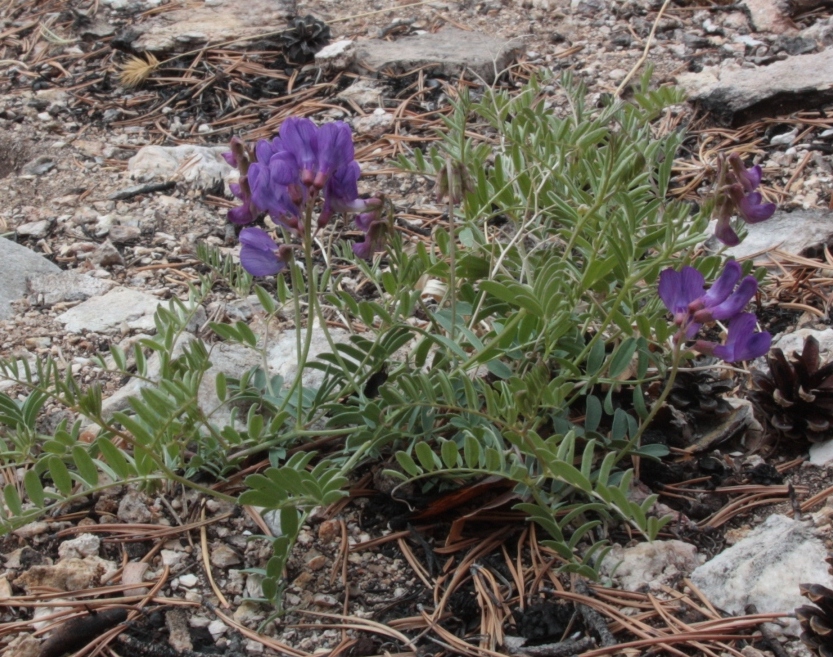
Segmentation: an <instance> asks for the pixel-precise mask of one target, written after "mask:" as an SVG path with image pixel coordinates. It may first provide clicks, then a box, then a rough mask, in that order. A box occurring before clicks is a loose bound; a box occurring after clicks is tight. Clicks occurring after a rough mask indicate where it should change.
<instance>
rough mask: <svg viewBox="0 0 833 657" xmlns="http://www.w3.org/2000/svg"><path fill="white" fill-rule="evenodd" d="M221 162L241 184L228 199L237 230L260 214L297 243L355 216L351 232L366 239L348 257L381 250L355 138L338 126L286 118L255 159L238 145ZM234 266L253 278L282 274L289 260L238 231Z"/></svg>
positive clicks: (377, 204)
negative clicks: (234, 201)
mask: <svg viewBox="0 0 833 657" xmlns="http://www.w3.org/2000/svg"><path fill="white" fill-rule="evenodd" d="M224 157H225V159H226V161H227V162H228V163H229V164H231V165H232V166H234V167H237V169H238V170H239V171H240V179H239V182H238V183H237V184H235V185H231V192H232V194H234V196H235V197H237V198H238V199H240V201H242V205H240V206H238V207H236V208H233V209H231V210H229V212H228V219H229V221H230V222H232V223H234V224H238V225H246V224H250V223H252V222H254V221H255V220H256V219H257V218H258V217H259V216H260V215H261V214H262V213H264V212H266V213H268V214H269V216H270V217H271V219H272V221H273V222H275V224H277V225H279V226H282V227H283V228H285V229H287V230H288V231H290V232H292V233H295V234H298V235H303V234H304V233H305V232H307V231H314V230H317V229H318V228H323V227H324V226H325V225H326V224H327V223H328V222H329V221H330V219H331V218H332V216H333V215H334V214H336V213H351V214H358V216H357V218H356V224H357V225H358V227H359V229H360V230H362V231H363V232H364V233H365V239H364V241H363V242H361V243H358V244H354V245H353V251H354V252H355V253H356V254H357V255H359V256H360V257H365V258H369V257H371V256H372V255H373V253H374V251H377V250H379V249H380V248H381V246H382V244H383V239H384V231H385V229H386V228H387V224H386V222H384V221H382V219H381V211H382V201H381V200H380V199H378V198H370V199H360V198H359V190H358V184H357V183H358V180H359V176H360V175H361V168H360V167H359V164H358V162H356V160H355V153H354V150H353V135H352V133H351V131H350V127H349V126H348V125H347V124H346V123H343V122H341V121H336V122H333V123H327V124H325V125H322V126H320V127H318V126H316V125H315V124H314V123H313V122H312V121H311V120H310V119H304V118H297V117H290V118H288V119H286V120H285V121H284V122H283V123H282V124H281V128H280V133H279V135H278V136H277V137H275V138H274V139H273V140H272V141H268V140H266V139H262V140H260V141H258V142H257V144H256V145H255V147H254V151H252V150H251V149H249V148H247V147H246V145H245V144H244V143H243V141H242V140H240V139H239V138H237V137H235V138H233V139H232V140H231V152H229V153H225V154H224ZM319 198H322V199H323V201H322V203H321V205H320V209H319V214H318V219H317V221H316V222H315V225H307V224H308V223H309V224H312V221H311V219H310V218H311V210H312V209H313V208H314V207H316V203H317V200H318V199H319ZM240 241H241V243H242V245H243V247H242V249H241V253H240V261H241V263H242V265H243V267H244V268H245V269H246V270H247V271H248V272H249V273H251V274H253V275H255V276H266V275H269V274H274V273H276V272H277V271H280V270H281V269H282V268H283V267H284V266H285V265H286V263H287V257H288V255H287V253H285V252H284V253H283V255H281V249H282V248H284V247H278V245H277V244H275V242H274V241H272V239H271V238H270V237H269V236H268V235H267V234H266V233H265V232H264V231H262V230H260V229H258V228H246V229H244V230H243V231H241V234H240Z"/></svg>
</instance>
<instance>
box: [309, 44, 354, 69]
mask: <svg viewBox="0 0 833 657" xmlns="http://www.w3.org/2000/svg"><path fill="white" fill-rule="evenodd" d="M355 57H356V53H355V49H354V47H353V41H352V40H351V39H342V40H341V41H336V42H335V43H331V44H330V45H328V46H324V47H323V48H322V49H321V50H319V51H318V52H317V53H315V63H316V64H318V65H319V66H322V67H324V68H329V69H335V70H341V69H345V68H347V67H348V66H350V64H352V63H353V60H354V59H355Z"/></svg>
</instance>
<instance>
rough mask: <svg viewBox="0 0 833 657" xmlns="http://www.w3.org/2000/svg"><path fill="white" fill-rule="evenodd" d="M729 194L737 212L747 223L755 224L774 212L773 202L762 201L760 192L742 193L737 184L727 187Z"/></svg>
mask: <svg viewBox="0 0 833 657" xmlns="http://www.w3.org/2000/svg"><path fill="white" fill-rule="evenodd" d="M729 196H730V197H731V198H732V201H733V202H734V204H735V207H736V208H737V211H738V214H740V216H741V217H742V218H743V220H744V221H745V222H746V223H748V224H757V223H760V222H761V221H766V220H767V219H769V218H770V217H771V216H772V215H773V214H775V203H763V202H762V201H763V196H761V193H760V192H749V193H747V194H744V193H743V190H742V189H741V186H740V185H739V184H737V183H736V184H734V185H731V186H730V187H729Z"/></svg>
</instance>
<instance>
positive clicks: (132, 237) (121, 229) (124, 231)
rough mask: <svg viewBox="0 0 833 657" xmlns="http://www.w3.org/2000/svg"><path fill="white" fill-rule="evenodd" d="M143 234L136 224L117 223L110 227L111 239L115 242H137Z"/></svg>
mask: <svg viewBox="0 0 833 657" xmlns="http://www.w3.org/2000/svg"><path fill="white" fill-rule="evenodd" d="M141 236H142V231H141V230H139V229H138V228H137V227H136V226H120V225H116V226H113V227H112V228H110V241H111V242H113V244H129V243H131V242H136V241H138V239H139V238H140V237H141Z"/></svg>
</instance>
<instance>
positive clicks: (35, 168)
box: [20, 116, 55, 176]
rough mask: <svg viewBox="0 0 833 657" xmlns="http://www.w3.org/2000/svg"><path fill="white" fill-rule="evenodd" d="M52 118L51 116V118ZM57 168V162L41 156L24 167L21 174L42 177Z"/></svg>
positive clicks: (46, 156)
mask: <svg viewBox="0 0 833 657" xmlns="http://www.w3.org/2000/svg"><path fill="white" fill-rule="evenodd" d="M50 118H51V116H50ZM54 168H55V161H54V160H53V159H52V158H51V157H49V156H48V155H40V156H38V157H36V158H35V159H34V160H32V161H31V162H27V163H26V164H24V165H23V168H22V169H21V170H20V173H21V174H22V175H24V176H42V175H43V174H45V173H48V172H49V171H51V170H52V169H54Z"/></svg>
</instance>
